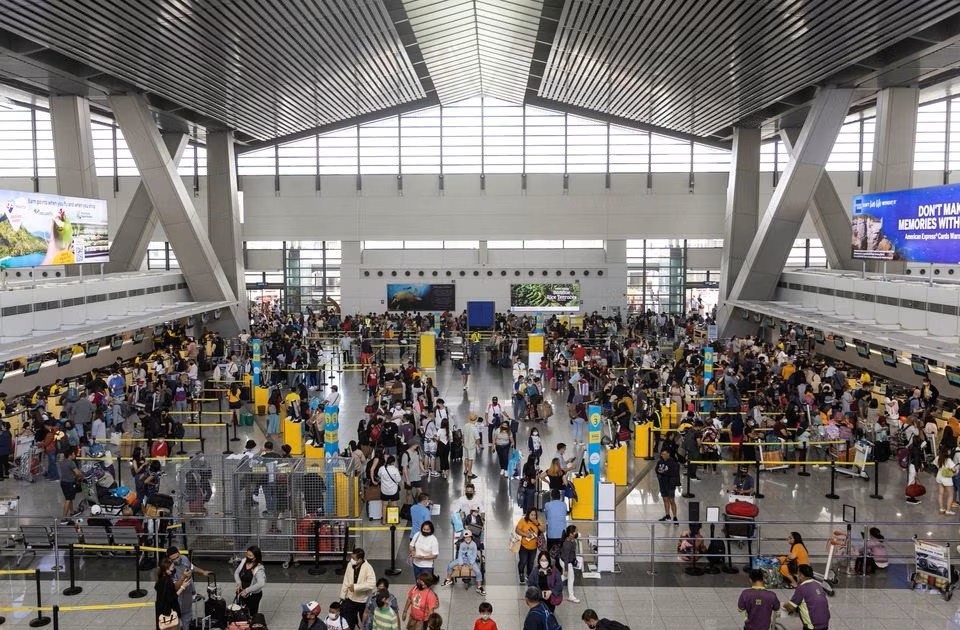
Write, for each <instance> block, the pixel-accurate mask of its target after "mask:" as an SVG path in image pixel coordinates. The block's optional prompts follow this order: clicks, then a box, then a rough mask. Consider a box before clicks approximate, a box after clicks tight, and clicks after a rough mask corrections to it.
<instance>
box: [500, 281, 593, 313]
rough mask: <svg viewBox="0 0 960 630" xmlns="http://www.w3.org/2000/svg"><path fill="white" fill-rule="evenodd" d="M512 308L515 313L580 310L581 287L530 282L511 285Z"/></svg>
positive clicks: (574, 283)
mask: <svg viewBox="0 0 960 630" xmlns="http://www.w3.org/2000/svg"><path fill="white" fill-rule="evenodd" d="M510 308H511V309H512V310H514V311H577V310H580V285H579V284H577V283H576V282H570V283H556V284H551V283H541V282H530V283H525V284H512V285H510Z"/></svg>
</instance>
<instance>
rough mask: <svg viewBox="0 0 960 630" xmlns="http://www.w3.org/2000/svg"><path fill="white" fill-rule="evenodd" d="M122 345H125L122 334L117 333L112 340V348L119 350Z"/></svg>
mask: <svg viewBox="0 0 960 630" xmlns="http://www.w3.org/2000/svg"><path fill="white" fill-rule="evenodd" d="M122 347H123V337H121V336H120V335H117V336H116V337H114V338H113V339H111V340H110V349H111V350H119V349H120V348H122Z"/></svg>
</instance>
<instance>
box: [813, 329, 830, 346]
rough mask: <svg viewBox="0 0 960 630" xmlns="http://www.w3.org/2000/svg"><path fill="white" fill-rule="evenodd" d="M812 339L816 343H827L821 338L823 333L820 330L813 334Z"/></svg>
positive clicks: (825, 339)
mask: <svg viewBox="0 0 960 630" xmlns="http://www.w3.org/2000/svg"><path fill="white" fill-rule="evenodd" d="M813 339H814V340H815V341H816V342H817V343H827V338H826V337H824V336H823V331H822V330H815V331H814V332H813Z"/></svg>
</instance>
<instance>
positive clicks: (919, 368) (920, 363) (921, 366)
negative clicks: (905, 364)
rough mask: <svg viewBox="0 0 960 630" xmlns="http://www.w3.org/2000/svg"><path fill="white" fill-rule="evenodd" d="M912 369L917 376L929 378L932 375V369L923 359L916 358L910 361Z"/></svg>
mask: <svg viewBox="0 0 960 630" xmlns="http://www.w3.org/2000/svg"><path fill="white" fill-rule="evenodd" d="M910 367H912V368H913V373H914V374H916V375H917V376H927V375H928V374H929V373H930V368H928V367H927V364H926V362H925V361H924V360H923V359H918V358H916V357H914V358H912V359H910Z"/></svg>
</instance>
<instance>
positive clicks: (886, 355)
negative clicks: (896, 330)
mask: <svg viewBox="0 0 960 630" xmlns="http://www.w3.org/2000/svg"><path fill="white" fill-rule="evenodd" d="M880 358H881V359H882V360H883V364H884V365H887V366H889V367H897V355H895V354H894V353H893V352H892V351H890V350H886V349H884V350H881V351H880Z"/></svg>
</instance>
